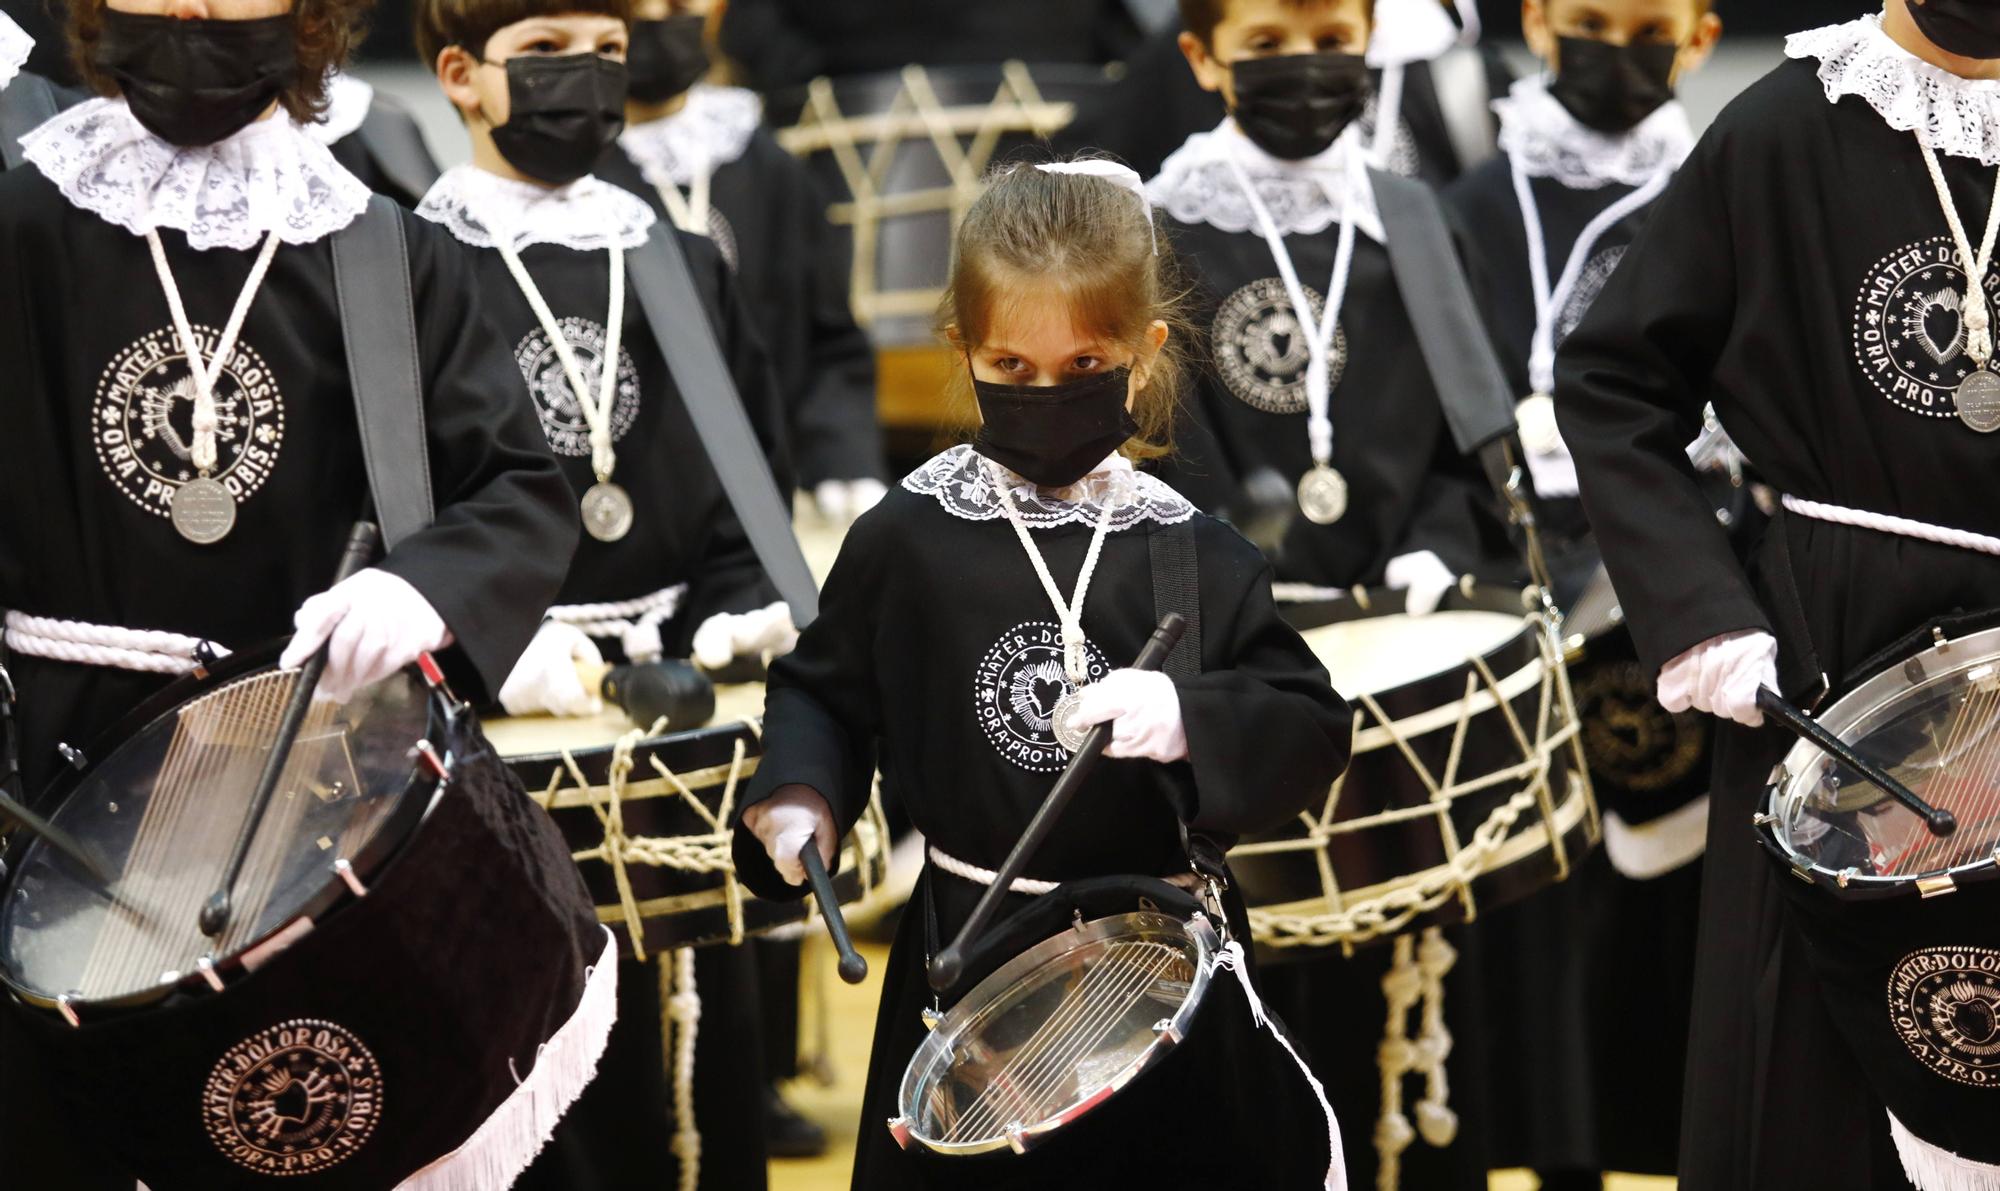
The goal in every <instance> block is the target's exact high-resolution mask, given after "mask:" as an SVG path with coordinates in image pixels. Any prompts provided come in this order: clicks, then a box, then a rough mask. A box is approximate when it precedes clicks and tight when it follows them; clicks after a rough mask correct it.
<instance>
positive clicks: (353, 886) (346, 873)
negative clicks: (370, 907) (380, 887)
mask: <svg viewBox="0 0 2000 1191" xmlns="http://www.w3.org/2000/svg"><path fill="white" fill-rule="evenodd" d="M333 871H334V872H335V873H337V874H339V876H340V879H341V880H342V881H345V882H346V883H347V887H348V889H350V890H352V891H353V893H354V896H356V897H367V896H368V886H366V885H363V884H362V883H361V878H360V877H359V876H357V875H355V872H354V866H353V865H352V864H349V863H348V862H347V858H346V857H345V856H343V857H341V858H340V859H339V860H336V861H334V862H333Z"/></svg>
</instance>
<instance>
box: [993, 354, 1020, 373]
mask: <svg viewBox="0 0 2000 1191" xmlns="http://www.w3.org/2000/svg"><path fill="white" fill-rule="evenodd" d="M993 366H994V367H995V368H998V369H999V370H1000V371H1002V372H1005V373H1008V374H1009V375H1012V374H1013V373H1016V372H1020V371H1022V370H1023V369H1025V368H1026V367H1027V365H1026V364H1024V363H1022V362H1021V358H1020V357H1019V356H1002V357H1000V358H999V359H997V360H995V361H993Z"/></svg>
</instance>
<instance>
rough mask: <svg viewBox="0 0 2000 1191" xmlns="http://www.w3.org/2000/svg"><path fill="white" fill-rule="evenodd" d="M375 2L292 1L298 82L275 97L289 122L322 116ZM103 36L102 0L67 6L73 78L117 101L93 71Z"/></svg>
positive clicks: (113, 88) (111, 84) (114, 89)
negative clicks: (332, 82)
mask: <svg viewBox="0 0 2000 1191" xmlns="http://www.w3.org/2000/svg"><path fill="white" fill-rule="evenodd" d="M373 7H375V0H293V3H292V12H291V17H292V35H293V38H294V41H295V44H296V45H297V47H298V59H299V76H298V78H297V79H295V80H294V81H293V82H292V84H291V85H290V86H288V87H286V88H285V89H284V90H283V91H281V92H279V93H278V105H279V106H280V107H282V108H284V109H285V111H286V112H287V113H289V114H290V115H291V117H292V118H293V119H294V120H297V121H299V122H300V123H302V124H310V123H312V122H313V121H315V120H317V119H319V118H320V115H321V114H322V113H323V112H325V111H326V86H327V80H328V79H329V78H330V77H331V76H332V74H333V72H334V71H336V70H339V69H340V68H341V67H342V66H344V65H346V63H347V59H348V57H349V56H350V55H351V54H353V53H354V47H355V46H357V45H359V44H361V38H362V36H363V35H364V34H365V33H366V32H367V19H366V18H367V16H368V10H369V9H371V8H373ZM103 30H104V0H73V2H72V3H71V4H70V5H69V53H70V59H71V60H72V61H73V62H74V63H75V64H76V71H77V74H78V75H80V76H82V78H83V81H84V83H85V85H87V86H88V87H89V88H90V89H91V90H93V91H95V92H97V93H98V94H99V95H110V96H116V95H117V94H118V83H117V82H116V81H115V80H114V79H112V78H111V76H109V75H107V74H105V73H104V72H103V71H102V70H100V69H98V66H97V62H96V58H97V39H98V38H99V36H101V35H102V33H103Z"/></svg>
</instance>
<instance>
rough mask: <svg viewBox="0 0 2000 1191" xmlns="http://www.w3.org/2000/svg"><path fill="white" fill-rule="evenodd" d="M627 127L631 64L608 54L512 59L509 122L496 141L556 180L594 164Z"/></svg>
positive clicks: (497, 130)
mask: <svg viewBox="0 0 2000 1191" xmlns="http://www.w3.org/2000/svg"><path fill="white" fill-rule="evenodd" d="M624 128H625V64H624V63H623V62H620V61H618V60H617V59H615V58H607V57H605V56H604V55H602V54H550V55H543V54H524V55H522V56H520V57H518V58H509V59H507V122H506V123H505V124H500V125H496V126H495V127H494V129H493V147H494V148H496V149H498V150H500V155H501V156H502V157H505V158H506V159H507V162H508V164H510V165H512V166H513V167H514V168H515V169H517V170H520V171H521V172H522V173H524V174H526V175H528V176H529V177H530V178H534V179H536V180H538V181H541V182H547V183H548V184H549V185H551V186H565V185H568V184H569V183H571V182H574V181H576V180H577V179H578V178H581V177H583V176H584V175H585V174H587V173H589V172H590V168H591V167H592V166H594V165H596V164H597V159H598V158H600V157H602V156H604V151H605V150H606V149H608V148H610V146H611V142H613V141H615V140H617V139H618V134H619V133H620V132H621V131H623V130H624Z"/></svg>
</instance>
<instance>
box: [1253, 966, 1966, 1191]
mask: <svg viewBox="0 0 2000 1191" xmlns="http://www.w3.org/2000/svg"><path fill="white" fill-rule="evenodd" d="M1213 964H1214V966H1215V967H1217V968H1224V969H1227V970H1229V971H1231V972H1234V973H1236V982H1237V983H1238V984H1241V985H1242V986H1243V997H1244V999H1245V1000H1247V1001H1249V1002H1250V1020H1251V1021H1252V1022H1254V1023H1255V1024H1256V1025H1257V1027H1258V1028H1260V1029H1264V1030H1268V1031H1270V1034H1271V1037H1273V1038H1276V1039H1277V1040H1278V1045H1279V1046H1282V1047H1284V1048H1285V1053H1286V1054H1288V1055H1290V1056H1292V1062H1293V1063H1295V1064H1297V1065H1298V1068H1299V1074H1300V1075H1303V1076H1305V1077H1306V1083H1308V1084H1310V1085H1311V1086H1312V1091H1313V1097H1314V1098H1315V1099H1317V1100H1318V1101H1319V1110H1320V1111H1321V1112H1322V1113H1324V1114H1326V1145H1327V1162H1326V1183H1325V1188H1326V1191H1347V1158H1346V1155H1345V1154H1344V1153H1342V1151H1341V1146H1340V1122H1339V1121H1336V1120H1334V1119H1333V1105H1331V1104H1328V1103H1327V1101H1326V1087H1325V1086H1324V1085H1323V1084H1321V1083H1320V1082H1319V1077H1318V1076H1316V1075H1314V1074H1313V1072H1312V1068H1311V1067H1308V1066H1306V1061H1305V1060H1304V1059H1302V1058H1300V1057H1299V1052H1298V1051H1296V1050H1293V1049H1292V1044H1291V1041H1290V1040H1289V1039H1287V1038H1286V1037H1285V1035H1284V1033H1283V1032H1282V1031H1280V1030H1279V1029H1278V1028H1277V1027H1276V1026H1274V1025H1272V1024H1271V1018H1270V1016H1269V1015H1268V1014H1266V1013H1265V1012H1264V1002H1263V1000H1262V998H1260V997H1258V995H1257V989H1256V987H1255V986H1254V985H1253V984H1251V982H1250V968H1249V963H1248V961H1247V960H1246V959H1245V958H1244V955H1243V944H1241V943H1238V942H1236V941H1234V940H1231V941H1230V942H1229V943H1227V944H1225V945H1224V946H1223V948H1222V950H1220V951H1218V952H1216V953H1215V959H1214V961H1213ZM1977 1191H1986V1189H1985V1188H1979V1189H1977Z"/></svg>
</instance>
